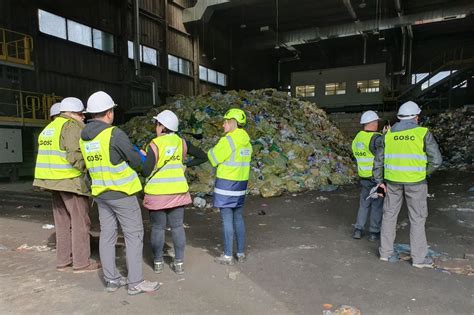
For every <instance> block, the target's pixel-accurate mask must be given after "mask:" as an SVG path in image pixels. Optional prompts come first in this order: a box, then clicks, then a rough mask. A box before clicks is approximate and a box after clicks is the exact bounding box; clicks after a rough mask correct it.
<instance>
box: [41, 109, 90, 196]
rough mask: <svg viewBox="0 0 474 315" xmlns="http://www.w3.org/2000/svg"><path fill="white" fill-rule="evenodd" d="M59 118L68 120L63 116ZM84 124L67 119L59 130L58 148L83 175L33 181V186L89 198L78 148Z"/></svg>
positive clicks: (84, 167)
mask: <svg viewBox="0 0 474 315" xmlns="http://www.w3.org/2000/svg"><path fill="white" fill-rule="evenodd" d="M61 117H64V118H69V117H68V116H66V115H65V114H61ZM84 126H85V125H84V123H83V122H79V121H76V120H74V119H69V121H68V122H66V123H65V124H64V126H63V129H62V130H61V138H60V140H59V146H60V147H61V150H65V151H66V159H67V160H68V161H69V163H71V165H72V166H73V167H75V168H76V169H78V170H79V171H81V172H82V174H83V175H81V176H79V177H76V178H67V179H57V180H56V179H35V180H34V181H33V186H36V187H40V188H43V189H48V190H57V191H67V192H72V193H76V194H78V195H83V196H89V195H90V189H89V184H88V181H87V175H86V171H87V170H86V164H85V162H84V158H83V157H82V153H81V149H80V147H79V139H80V138H81V131H82V129H83V128H84Z"/></svg>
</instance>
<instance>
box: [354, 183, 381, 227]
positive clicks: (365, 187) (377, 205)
mask: <svg viewBox="0 0 474 315" xmlns="http://www.w3.org/2000/svg"><path fill="white" fill-rule="evenodd" d="M376 185H377V184H376V183H374V182H372V181H370V180H367V179H361V180H360V186H361V190H360V200H359V211H358V212H357V221H356V224H355V226H354V227H355V228H356V229H359V230H364V227H365V223H366V222H367V217H368V216H369V211H370V223H369V232H372V233H379V232H380V224H381V223H382V207H383V198H380V197H379V198H377V199H372V198H369V199H368V200H366V199H367V197H368V196H369V193H370V190H371V189H372V188H373V187H374V186H376Z"/></svg>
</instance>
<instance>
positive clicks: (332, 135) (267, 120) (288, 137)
mask: <svg viewBox="0 0 474 315" xmlns="http://www.w3.org/2000/svg"><path fill="white" fill-rule="evenodd" d="M231 107H238V108H241V109H242V110H244V111H245V113H246V115H247V125H246V126H245V130H246V131H247V132H248V133H249V136H250V138H251V139H252V145H253V156H252V162H251V173H250V180H249V191H250V193H251V194H255V195H257V194H260V195H262V196H263V197H272V196H278V195H281V194H282V193H283V192H285V191H288V192H290V193H296V192H301V191H305V190H313V189H323V190H324V189H325V187H328V186H330V187H334V186H337V185H343V184H348V183H350V182H352V181H353V180H354V178H355V174H356V173H355V164H354V162H353V161H352V160H351V151H350V144H349V142H348V141H347V140H346V139H345V138H344V136H343V135H342V133H341V132H340V131H339V129H337V128H336V127H335V125H334V124H333V123H332V122H330V120H329V119H328V117H327V115H326V113H325V112H324V111H323V110H321V109H319V108H318V107H317V106H316V105H315V104H313V103H310V102H306V101H302V100H298V99H296V98H292V97H290V96H288V95H287V94H286V93H283V92H278V91H276V90H274V89H263V90H253V91H228V92H226V93H220V92H212V93H209V94H205V95H200V96H196V97H184V96H179V97H176V98H173V99H172V100H171V101H170V102H169V103H168V104H166V105H164V106H160V107H157V108H153V109H152V110H150V112H149V113H148V114H147V115H146V116H140V117H135V118H133V119H131V120H130V121H129V122H127V123H126V124H125V125H124V126H122V127H123V129H124V131H125V132H127V133H128V135H129V136H130V138H131V140H132V142H133V143H134V144H136V145H138V146H139V147H144V146H145V145H146V144H147V143H148V142H149V141H150V140H151V139H153V138H154V137H155V128H154V125H153V123H152V116H154V115H156V113H158V112H159V111H161V110H164V109H170V110H172V111H174V112H175V113H176V114H177V115H178V117H179V119H180V131H179V134H180V135H181V136H182V137H184V138H186V139H187V140H190V141H191V142H192V143H193V144H195V145H197V146H198V147H200V148H201V149H203V150H204V151H206V152H207V150H209V149H210V148H211V147H213V146H214V145H215V144H216V143H217V141H218V140H219V138H220V137H221V136H222V135H223V128H222V123H223V115H224V114H225V112H226V111H227V110H228V109H229V108H231ZM186 175H187V177H188V181H189V182H190V190H191V191H192V192H201V193H209V192H211V191H212V188H213V183H214V176H215V175H214V172H213V168H212V166H211V165H210V164H209V163H204V164H202V165H200V166H197V167H193V168H189V169H187V170H186Z"/></svg>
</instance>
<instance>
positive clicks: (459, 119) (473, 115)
mask: <svg viewBox="0 0 474 315" xmlns="http://www.w3.org/2000/svg"><path fill="white" fill-rule="evenodd" d="M423 125H424V126H427V127H428V128H429V129H430V131H431V132H432V133H433V135H434V137H435V138H436V141H437V142H438V144H439V148H440V151H441V153H442V155H443V166H444V167H447V168H457V169H467V168H468V167H472V166H473V161H474V145H473V143H474V128H473V126H474V111H473V110H472V109H471V110H469V109H468V108H467V107H463V108H459V109H456V110H451V111H446V112H444V113H440V114H434V115H431V116H428V117H426V118H424V120H423Z"/></svg>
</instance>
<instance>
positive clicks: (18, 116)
mask: <svg viewBox="0 0 474 315" xmlns="http://www.w3.org/2000/svg"><path fill="white" fill-rule="evenodd" d="M61 99H62V97H61V96H57V95H55V94H54V93H53V94H43V93H37V92H30V91H23V90H13V89H8V88H2V87H0V108H1V110H0V123H2V122H7V123H19V124H37V125H44V124H46V123H48V122H49V120H50V117H49V110H50V108H51V106H52V105H53V104H54V103H56V102H58V101H60V100H61Z"/></svg>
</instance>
